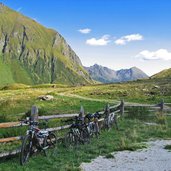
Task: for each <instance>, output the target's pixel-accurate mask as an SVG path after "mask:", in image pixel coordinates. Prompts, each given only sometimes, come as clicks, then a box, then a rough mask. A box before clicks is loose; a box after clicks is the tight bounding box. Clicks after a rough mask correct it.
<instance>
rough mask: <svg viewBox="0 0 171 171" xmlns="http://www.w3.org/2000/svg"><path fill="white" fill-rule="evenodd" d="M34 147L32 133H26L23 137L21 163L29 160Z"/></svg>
mask: <svg viewBox="0 0 171 171" xmlns="http://www.w3.org/2000/svg"><path fill="white" fill-rule="evenodd" d="M31 147H32V138H31V136H30V135H26V136H25V138H24V139H23V142H22V146H21V153H20V164H21V165H24V164H25V163H26V162H27V161H28V160H29V156H30V152H31Z"/></svg>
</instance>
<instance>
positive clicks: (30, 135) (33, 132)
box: [20, 118, 57, 165]
mask: <svg viewBox="0 0 171 171" xmlns="http://www.w3.org/2000/svg"><path fill="white" fill-rule="evenodd" d="M22 123H25V124H28V125H29V129H28V130H27V132H26V136H25V137H24V138H23V140H22V146H21V153H20V164H21V165H24V164H26V163H27V162H28V160H29V157H30V156H31V155H32V154H33V153H35V152H37V151H43V152H44V154H45V155H46V151H45V150H46V149H48V148H49V147H52V146H54V145H55V144H56V142H57V138H56V135H55V134H54V133H52V132H49V131H47V130H46V129H44V130H40V129H39V128H38V122H36V121H32V120H31V119H28V118H27V119H26V120H22V121H21V124H22Z"/></svg>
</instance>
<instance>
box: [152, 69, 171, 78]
mask: <svg viewBox="0 0 171 171" xmlns="http://www.w3.org/2000/svg"><path fill="white" fill-rule="evenodd" d="M152 78H155V79H160V78H171V68H170V69H165V70H163V71H161V72H159V73H157V74H155V75H153V76H152Z"/></svg>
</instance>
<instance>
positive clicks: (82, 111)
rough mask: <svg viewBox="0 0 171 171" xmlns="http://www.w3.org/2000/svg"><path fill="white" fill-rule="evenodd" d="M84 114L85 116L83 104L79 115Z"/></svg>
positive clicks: (82, 115)
mask: <svg viewBox="0 0 171 171" xmlns="http://www.w3.org/2000/svg"><path fill="white" fill-rule="evenodd" d="M84 116H85V113H84V107H83V106H81V108H80V113H79V117H84Z"/></svg>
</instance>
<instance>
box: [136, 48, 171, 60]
mask: <svg viewBox="0 0 171 171" xmlns="http://www.w3.org/2000/svg"><path fill="white" fill-rule="evenodd" d="M136 58H140V59H142V60H166V61H167V60H171V52H168V50H167V49H159V50H157V51H148V50H143V51H141V52H140V53H139V54H138V55H136Z"/></svg>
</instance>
